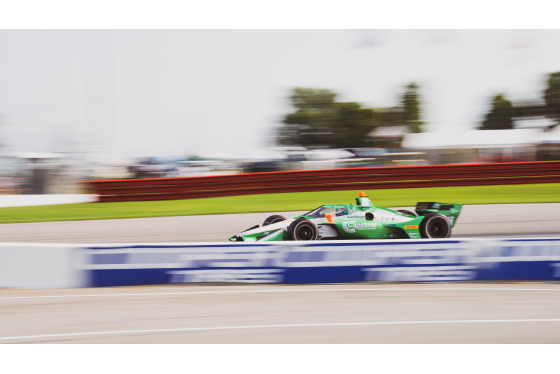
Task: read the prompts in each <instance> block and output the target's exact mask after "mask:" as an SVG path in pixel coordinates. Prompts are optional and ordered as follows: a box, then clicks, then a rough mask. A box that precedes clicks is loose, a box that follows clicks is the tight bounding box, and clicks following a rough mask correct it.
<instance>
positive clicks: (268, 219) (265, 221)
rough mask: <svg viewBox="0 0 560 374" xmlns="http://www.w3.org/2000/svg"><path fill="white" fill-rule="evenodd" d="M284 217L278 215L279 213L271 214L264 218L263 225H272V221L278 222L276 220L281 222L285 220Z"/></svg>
mask: <svg viewBox="0 0 560 374" xmlns="http://www.w3.org/2000/svg"><path fill="white" fill-rule="evenodd" d="M285 220H286V218H285V217H284V216H280V215H277V214H275V215H273V216H270V217H268V218H267V219H265V220H264V222H263V224H262V225H263V226H267V225H272V224H273V223H278V222H282V221H285Z"/></svg>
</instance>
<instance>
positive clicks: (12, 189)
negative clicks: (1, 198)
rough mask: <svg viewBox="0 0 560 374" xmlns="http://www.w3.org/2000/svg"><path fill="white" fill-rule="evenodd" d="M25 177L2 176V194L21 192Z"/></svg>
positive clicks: (0, 190) (0, 183)
mask: <svg viewBox="0 0 560 374" xmlns="http://www.w3.org/2000/svg"><path fill="white" fill-rule="evenodd" d="M22 184H23V179H21V178H6V177H1V178H0V195H15V194H19V193H21V190H22Z"/></svg>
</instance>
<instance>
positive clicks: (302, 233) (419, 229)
mask: <svg viewBox="0 0 560 374" xmlns="http://www.w3.org/2000/svg"><path fill="white" fill-rule="evenodd" d="M462 207H463V205H462V204H447V203H435V202H420V203H418V204H417V205H416V213H414V212H411V211H408V210H392V209H388V208H381V207H377V206H374V205H373V203H372V202H371V201H370V199H369V198H368V197H367V195H366V194H365V193H363V192H360V194H359V197H357V198H356V204H327V205H323V206H320V207H319V208H317V209H314V210H312V211H310V212H308V213H305V214H303V215H301V216H298V217H295V218H292V219H286V218H285V217H283V216H280V215H273V216H270V217H268V218H267V219H266V220H265V221H264V222H263V225H262V226H261V227H259V226H258V225H256V226H253V227H251V228H250V229H248V230H245V231H243V232H241V233H239V234H237V235H234V236H232V237H231V238H229V240H230V241H244V242H250V241H253V242H254V241H283V240H321V239H327V240H335V239H421V238H427V239H443V238H449V237H450V236H451V228H452V227H454V226H455V223H456V222H457V218H458V217H459V213H460V212H461V208H462Z"/></svg>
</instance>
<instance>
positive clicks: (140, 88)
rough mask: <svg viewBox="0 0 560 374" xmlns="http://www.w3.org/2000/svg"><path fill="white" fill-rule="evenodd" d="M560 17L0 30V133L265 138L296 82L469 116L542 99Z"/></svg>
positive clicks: (430, 118) (243, 141)
mask: <svg viewBox="0 0 560 374" xmlns="http://www.w3.org/2000/svg"><path fill="white" fill-rule="evenodd" d="M558 40H560V30H509V31H508V30H464V31H462V30H161V31H158V30H129V31H126V30H121V31H117V30H115V31H113V30H43V31H41V30H0V115H1V118H0V141H1V142H2V143H3V145H5V146H10V148H11V149H13V150H18V151H60V150H65V149H67V148H68V147H69V146H73V147H79V148H80V149H86V148H87V149H92V150H93V149H95V150H101V149H104V150H111V151H114V152H117V153H120V154H122V155H124V156H140V155H153V156H164V155H187V154H193V153H205V152H206V153H207V152H218V151H229V150H233V151H243V150H247V149H251V148H263V147H266V146H268V145H271V143H272V142H273V138H272V135H273V129H274V128H275V127H276V126H279V125H280V121H281V118H282V116H283V115H284V114H286V113H287V112H288V111H290V109H291V108H290V105H289V100H288V97H289V95H290V90H291V89H292V88H293V87H298V86H299V87H309V88H325V89H331V90H333V91H335V92H337V93H338V94H339V100H341V101H357V102H360V103H362V104H363V105H365V106H371V107H389V106H394V105H397V104H398V100H399V96H400V95H401V93H402V92H403V88H404V86H405V85H406V84H408V83H410V82H413V81H414V82H417V83H418V84H419V86H420V94H421V99H422V106H423V117H424V120H425V121H426V122H427V123H428V127H427V129H428V130H431V131H441V130H449V131H453V130H463V129H468V128H475V127H476V126H478V124H479V123H480V121H481V119H482V118H483V116H484V114H485V113H486V111H487V109H488V107H487V103H488V102H489V100H490V98H491V97H492V96H493V95H495V94H497V93H505V94H506V96H507V97H508V98H510V99H513V100H531V99H539V98H540V97H541V93H542V90H543V89H544V87H545V82H546V75H547V74H548V73H551V72H556V71H560V53H558Z"/></svg>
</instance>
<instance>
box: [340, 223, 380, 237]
mask: <svg viewBox="0 0 560 374" xmlns="http://www.w3.org/2000/svg"><path fill="white" fill-rule="evenodd" d="M376 228H377V224H375V223H372V222H355V221H346V222H342V229H343V230H344V231H346V232H347V233H349V234H352V233H354V232H356V230H375V229H376Z"/></svg>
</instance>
